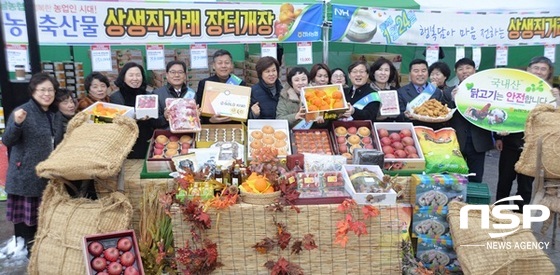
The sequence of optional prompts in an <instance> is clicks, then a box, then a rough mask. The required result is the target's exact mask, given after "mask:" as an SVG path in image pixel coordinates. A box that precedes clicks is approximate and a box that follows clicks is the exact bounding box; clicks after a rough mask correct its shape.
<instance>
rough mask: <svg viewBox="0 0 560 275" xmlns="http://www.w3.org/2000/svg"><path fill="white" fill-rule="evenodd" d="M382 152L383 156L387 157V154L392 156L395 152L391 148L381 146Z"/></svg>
mask: <svg viewBox="0 0 560 275" xmlns="http://www.w3.org/2000/svg"><path fill="white" fill-rule="evenodd" d="M382 151H383V153H384V154H385V155H389V154H393V152H394V151H395V150H393V147H391V146H388V145H386V146H383V148H382Z"/></svg>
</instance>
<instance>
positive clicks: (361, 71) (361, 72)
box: [350, 70, 367, 74]
mask: <svg viewBox="0 0 560 275" xmlns="http://www.w3.org/2000/svg"><path fill="white" fill-rule="evenodd" d="M350 73H352V74H365V73H367V71H363V70H354V71H351V72H350Z"/></svg>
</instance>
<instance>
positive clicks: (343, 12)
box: [334, 8, 350, 16]
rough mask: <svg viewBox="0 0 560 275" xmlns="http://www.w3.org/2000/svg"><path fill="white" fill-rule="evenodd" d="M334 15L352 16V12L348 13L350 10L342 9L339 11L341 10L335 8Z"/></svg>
mask: <svg viewBox="0 0 560 275" xmlns="http://www.w3.org/2000/svg"><path fill="white" fill-rule="evenodd" d="M334 15H340V16H350V12H348V10H342V9H339V8H335V9H334Z"/></svg>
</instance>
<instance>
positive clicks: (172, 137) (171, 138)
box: [169, 135, 179, 141]
mask: <svg viewBox="0 0 560 275" xmlns="http://www.w3.org/2000/svg"><path fill="white" fill-rule="evenodd" d="M169 141H179V137H177V136H175V135H173V136H169Z"/></svg>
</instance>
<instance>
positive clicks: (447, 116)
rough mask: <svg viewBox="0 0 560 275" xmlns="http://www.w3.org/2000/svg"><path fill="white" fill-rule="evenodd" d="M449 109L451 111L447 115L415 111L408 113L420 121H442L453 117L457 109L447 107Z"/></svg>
mask: <svg viewBox="0 0 560 275" xmlns="http://www.w3.org/2000/svg"><path fill="white" fill-rule="evenodd" d="M447 110H448V111H449V112H448V113H447V115H446V116H439V117H431V116H423V115H419V114H416V113H414V112H413V111H411V112H409V113H408V115H409V117H410V118H412V119H415V120H418V121H423V122H432V123H440V122H446V121H449V120H450V119H451V118H452V117H453V113H454V112H455V110H456V109H449V108H447Z"/></svg>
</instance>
